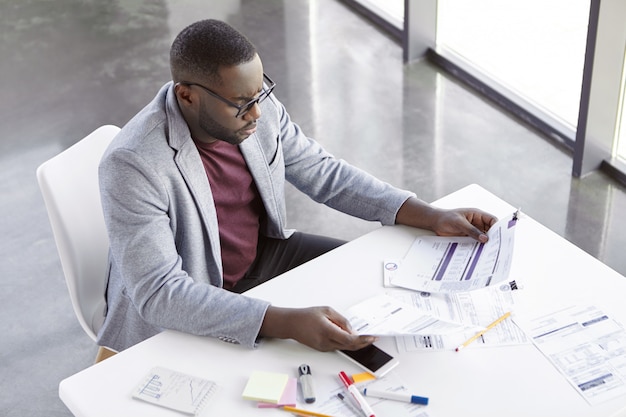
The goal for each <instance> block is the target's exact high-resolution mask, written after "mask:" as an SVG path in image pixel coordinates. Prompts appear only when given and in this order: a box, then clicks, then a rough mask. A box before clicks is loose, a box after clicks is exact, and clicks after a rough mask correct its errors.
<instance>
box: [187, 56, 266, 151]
mask: <svg viewBox="0 0 626 417" xmlns="http://www.w3.org/2000/svg"><path fill="white" fill-rule="evenodd" d="M220 76H221V79H222V82H221V83H212V84H210V85H209V84H205V85H206V87H207V88H210V89H211V91H212V92H214V93H215V94H218V95H219V96H221V97H223V98H224V99H226V100H228V101H231V102H233V103H234V104H237V105H239V106H242V105H244V104H246V103H248V102H250V101H251V100H253V99H255V98H256V97H258V95H259V93H261V91H262V90H263V66H262V64H261V60H260V59H259V57H258V56H256V57H255V58H254V59H253V60H252V61H250V62H246V63H245V64H241V65H238V66H235V67H224V68H222V69H221V70H220ZM196 88H197V87H196ZM237 111H238V110H237V108H235V107H233V106H230V105H229V104H227V103H225V102H224V101H222V100H220V99H218V98H217V97H214V96H213V95H211V94H210V93H208V92H206V91H201V92H200V103H199V106H198V125H199V127H200V129H201V130H202V132H203V133H204V134H206V135H207V136H208V137H207V138H204V140H206V141H213V140H222V141H224V142H228V143H230V144H233V145H238V144H240V143H241V142H243V141H244V140H245V139H247V138H248V137H249V136H250V135H252V134H253V133H254V132H255V131H256V121H257V120H258V119H259V118H260V117H261V110H260V108H259V105H258V104H255V105H253V106H252V107H251V108H250V109H249V110H248V111H247V112H246V113H245V114H243V115H240V116H238V117H235V116H236V114H237ZM200 140H203V139H200Z"/></svg>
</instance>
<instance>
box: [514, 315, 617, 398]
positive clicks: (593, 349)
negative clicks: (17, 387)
mask: <svg viewBox="0 0 626 417" xmlns="http://www.w3.org/2000/svg"><path fill="white" fill-rule="evenodd" d="M514 320H515V321H516V322H518V324H519V325H520V327H522V329H524V330H525V331H526V333H527V334H528V336H529V337H530V338H531V339H532V341H533V343H534V344H535V346H537V348H538V349H539V350H540V351H541V353H543V354H544V355H545V356H546V357H547V358H548V359H549V360H550V361H551V362H552V364H553V365H554V366H555V367H556V368H557V369H558V370H559V371H560V372H561V373H562V374H563V375H564V376H565V377H566V378H567V380H568V381H569V382H570V384H572V385H573V386H574V387H575V388H576V390H577V391H578V392H579V393H580V394H581V395H582V396H583V397H584V398H585V399H586V400H587V401H588V402H589V404H591V405H595V404H598V403H601V402H603V401H607V400H610V399H614V398H617V397H620V396H624V399H625V400H626V332H625V331H624V328H623V327H622V326H621V325H620V324H619V323H617V322H616V321H614V320H613V319H611V318H609V317H608V316H607V315H606V314H604V313H603V312H602V311H601V310H600V309H598V308H597V307H595V306H573V307H568V308H565V309H563V310H559V311H556V312H554V313H551V314H548V315H543V316H541V317H537V318H533V319H528V320H524V319H523V318H519V317H518V318H514Z"/></svg>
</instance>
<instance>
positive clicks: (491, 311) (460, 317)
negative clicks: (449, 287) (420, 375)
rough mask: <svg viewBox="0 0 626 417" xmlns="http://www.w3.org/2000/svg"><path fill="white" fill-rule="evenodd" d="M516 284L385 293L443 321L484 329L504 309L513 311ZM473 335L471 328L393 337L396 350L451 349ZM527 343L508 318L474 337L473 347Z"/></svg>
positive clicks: (513, 282)
mask: <svg viewBox="0 0 626 417" xmlns="http://www.w3.org/2000/svg"><path fill="white" fill-rule="evenodd" d="M517 288H518V286H517V283H516V282H515V281H511V282H509V283H502V284H500V285H499V286H497V287H491V288H485V289H483V290H480V291H471V292H462V293H454V294H432V293H427V292H415V291H406V290H394V289H388V290H387V294H388V295H390V296H392V297H396V298H398V299H399V300H401V301H403V302H405V303H407V304H408V303H410V304H413V305H414V306H416V307H417V308H420V309H421V310H423V311H430V312H432V313H433V314H434V315H436V316H437V317H440V318H441V319H443V320H449V321H453V322H457V323H463V324H465V325H468V326H469V325H475V326H479V327H480V328H483V327H485V326H487V325H488V324H489V323H491V322H493V321H494V320H495V319H497V318H498V317H500V316H501V315H502V314H503V313H504V312H506V311H514V309H515V306H516V304H519V303H520V298H521V297H519V296H518V297H516V296H515V295H516V294H517V293H518V291H517ZM474 334H475V331H472V330H470V329H468V330H463V331H461V332H455V333H450V334H439V335H437V334H429V335H427V334H422V335H418V336H399V337H396V344H397V347H398V351H399V352H401V353H402V352H411V351H416V350H450V349H455V348H456V347H457V346H459V345H460V344H462V343H463V342H465V341H466V340H468V339H469V338H470V337H472V336H473V335H474ZM524 343H530V341H529V339H528V338H527V337H526V335H525V334H524V332H523V331H522V330H521V329H520V328H519V327H518V326H517V325H516V324H515V323H514V322H513V321H511V320H507V321H505V322H503V323H501V324H500V325H499V326H498V327H497V328H495V329H493V330H491V331H489V332H487V333H485V334H484V335H483V336H481V337H480V339H478V340H476V341H475V342H474V343H473V345H472V349H474V348H476V347H481V346H505V345H519V344H524Z"/></svg>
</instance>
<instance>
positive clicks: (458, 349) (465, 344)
mask: <svg viewBox="0 0 626 417" xmlns="http://www.w3.org/2000/svg"><path fill="white" fill-rule="evenodd" d="M510 315H511V312H510V311H509V312H508V313H505V314H504V315H503V316H502V317H500V318H499V319H498V320H496V321H494V322H493V323H491V324H490V325H489V326H487V328H486V329H484V330H481V331H479V332H478V333H476V334H475V335H474V336H472V337H470V338H469V339H467V341H465V343H463V344H462V345H459V346H458V347H457V348H456V351H457V352H458V351H460V350H461V349H463V348H464V347H467V345H469V344H470V343H472V342H473V341H474V340H476V339H478V338H479V337H480V336H482V335H484V334H485V333H487V332H488V331H489V330H491V329H493V328H494V327H496V326H497V325H498V324H499V323H500V322H501V321H503V320H505V319H506V318H507V317H509V316H510Z"/></svg>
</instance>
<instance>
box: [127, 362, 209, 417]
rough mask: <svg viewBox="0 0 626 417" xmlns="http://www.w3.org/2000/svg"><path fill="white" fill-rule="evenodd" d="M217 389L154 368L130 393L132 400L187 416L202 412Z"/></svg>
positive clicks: (195, 380) (159, 368)
mask: <svg viewBox="0 0 626 417" xmlns="http://www.w3.org/2000/svg"><path fill="white" fill-rule="evenodd" d="M218 388H219V386H218V385H217V384H216V383H215V382H213V381H209V380H208V379H204V378H199V377H195V376H191V375H187V374H184V373H181V372H176V371H172V370H171V369H166V368H161V367H155V368H153V369H152V370H151V371H150V373H148V375H146V377H145V378H144V379H143V380H142V381H141V383H140V384H139V385H138V386H137V388H136V389H135V391H134V392H133V398H137V399H139V400H143V401H147V402H149V403H152V404H156V405H160V406H162V407H166V408H170V409H172V410H176V411H180V412H182V413H185V414H189V415H196V414H198V413H200V411H202V409H203V408H204V407H205V406H206V405H207V403H208V402H209V401H210V399H211V398H212V397H213V396H214V395H215V392H216V391H217V390H218Z"/></svg>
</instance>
